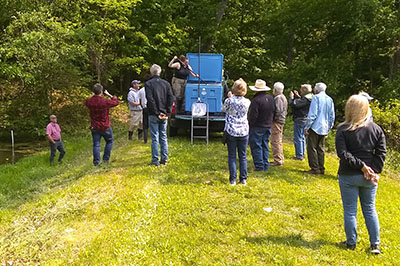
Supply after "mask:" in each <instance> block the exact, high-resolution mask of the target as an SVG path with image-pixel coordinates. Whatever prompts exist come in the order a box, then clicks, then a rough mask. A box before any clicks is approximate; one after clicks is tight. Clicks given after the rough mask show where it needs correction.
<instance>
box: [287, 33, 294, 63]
mask: <svg viewBox="0 0 400 266" xmlns="http://www.w3.org/2000/svg"><path fill="white" fill-rule="evenodd" d="M293 46H294V33H290V36H289V51H288V61H287V64H288V66H289V67H290V66H291V65H292V63H293Z"/></svg>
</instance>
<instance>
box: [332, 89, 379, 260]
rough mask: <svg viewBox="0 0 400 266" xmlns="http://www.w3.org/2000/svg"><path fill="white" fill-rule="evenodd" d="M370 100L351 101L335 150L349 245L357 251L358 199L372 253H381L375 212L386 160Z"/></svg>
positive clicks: (337, 137) (339, 129)
mask: <svg viewBox="0 0 400 266" xmlns="http://www.w3.org/2000/svg"><path fill="white" fill-rule="evenodd" d="M368 107H369V105H368V101H367V99H366V98H364V97H362V96H360V95H353V96H351V97H350V98H349V100H348V101H347V103H346V107H345V116H346V121H345V122H344V123H342V124H341V125H340V126H339V128H338V130H337V133H336V151H337V155H338V156H339V158H340V166H339V171H338V175H339V185H340V192H341V196H342V202H343V211H344V228H345V232H346V242H345V244H346V246H347V248H349V249H352V250H353V249H355V247H356V241H357V200H358V198H360V202H361V207H362V212H363V215H364V218H365V223H366V225H367V229H368V233H369V240H370V244H371V253H373V254H379V253H380V250H379V242H380V241H379V220H378V215H377V213H376V209H375V196H376V191H377V188H378V180H379V176H378V174H379V173H380V172H381V171H382V168H383V164H384V160H385V157H386V140H385V135H384V133H383V131H382V129H381V128H380V127H379V126H378V125H377V124H375V123H374V122H372V121H370V119H369V116H368Z"/></svg>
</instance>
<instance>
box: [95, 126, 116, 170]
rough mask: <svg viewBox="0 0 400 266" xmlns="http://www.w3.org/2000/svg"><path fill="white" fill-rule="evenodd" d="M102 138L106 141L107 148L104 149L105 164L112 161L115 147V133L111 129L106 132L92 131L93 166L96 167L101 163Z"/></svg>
mask: <svg viewBox="0 0 400 266" xmlns="http://www.w3.org/2000/svg"><path fill="white" fill-rule="evenodd" d="M101 137H103V138H104V140H105V141H106V146H105V147H104V154H103V162H105V163H108V162H109V161H110V155H111V150H112V145H113V141H114V138H113V132H112V129H111V127H109V128H107V129H106V130H105V131H98V130H95V129H92V139H93V164H94V165H95V166H97V165H99V163H100V141H101Z"/></svg>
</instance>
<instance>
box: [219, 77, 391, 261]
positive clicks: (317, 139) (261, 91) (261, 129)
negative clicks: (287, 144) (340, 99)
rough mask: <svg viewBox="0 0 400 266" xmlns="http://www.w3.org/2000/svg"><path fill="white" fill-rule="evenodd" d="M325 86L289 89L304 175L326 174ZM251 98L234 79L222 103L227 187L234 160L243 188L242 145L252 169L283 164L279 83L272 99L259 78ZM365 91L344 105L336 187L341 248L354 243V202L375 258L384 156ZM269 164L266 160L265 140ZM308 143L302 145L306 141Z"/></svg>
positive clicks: (283, 109)
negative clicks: (340, 211) (343, 236)
mask: <svg viewBox="0 0 400 266" xmlns="http://www.w3.org/2000/svg"><path fill="white" fill-rule="evenodd" d="M326 88H327V86H326V84H324V83H322V82H319V83H317V84H315V86H314V89H312V87H311V85H309V84H303V85H301V87H300V92H298V91H291V92H290V94H289V105H290V106H291V107H292V109H293V120H294V128H293V132H294V146H295V156H294V157H293V159H294V160H301V161H302V160H304V158H305V150H306V147H307V157H308V164H309V167H310V170H308V171H306V173H308V174H322V175H323V174H325V167H324V157H325V155H324V144H325V138H326V136H327V135H328V133H329V131H330V130H331V129H332V127H333V125H334V121H335V110H334V104H333V100H332V98H331V97H329V96H328V95H327V94H326V92H325V91H326ZM250 89H251V90H253V91H255V92H256V93H255V95H254V96H253V98H252V100H251V101H250V100H249V99H247V98H245V97H244V96H245V95H246V93H247V84H246V82H245V81H244V80H243V79H238V80H236V81H235V83H234V84H233V87H232V90H231V92H232V95H231V96H230V97H229V98H227V99H226V100H225V102H224V105H223V109H224V111H225V113H226V122H225V134H226V139H227V146H228V167H229V183H230V184H231V185H233V186H234V185H236V181H237V166H236V159H237V157H238V158H239V182H240V183H241V184H242V185H246V184H247V158H246V152H247V144H250V150H251V155H252V157H253V163H254V167H255V170H256V171H267V170H268V169H269V167H270V166H281V165H283V163H284V156H283V152H282V131H283V125H284V124H285V119H286V115H287V107H288V102H287V100H286V98H285V96H284V95H283V89H284V85H283V84H282V83H281V82H276V83H275V84H274V87H273V95H274V97H273V96H272V95H270V94H267V93H266V91H269V90H271V89H270V88H269V87H267V85H266V82H265V81H264V80H261V79H259V80H257V81H256V83H255V86H250ZM371 99H372V98H371V97H370V96H369V95H368V94H366V93H360V94H359V95H353V96H351V97H350V98H349V100H348V101H347V103H346V107H345V121H344V122H343V123H341V124H340V125H339V127H338V130H337V133H336V151H337V155H338V157H339V158H340V166H339V170H338V176H339V187H340V192H341V198H342V203H343V211H344V227H345V233H346V241H344V242H342V244H343V245H344V246H345V247H347V248H348V249H351V250H354V249H355V247H356V241H357V201H358V198H359V199H360V202H361V207H362V211H363V215H364V218H365V221H366V225H367V229H368V233H369V236H370V239H369V240H370V251H371V253H372V254H380V252H381V251H380V246H379V244H380V239H379V220H378V215H377V212H376V209H375V197H376V191H377V185H378V180H379V173H381V171H382V169H383V164H384V160H385V157H386V141H385V135H384V133H383V131H382V129H381V128H380V127H379V126H378V125H377V124H375V123H374V122H373V119H372V112H371V109H370V107H369V102H368V101H369V100H371ZM270 137H271V147H272V153H273V161H272V162H269V148H268V146H269V143H268V142H269V138H270ZM306 139H307V141H306Z"/></svg>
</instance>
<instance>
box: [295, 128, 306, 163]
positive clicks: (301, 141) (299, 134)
mask: <svg viewBox="0 0 400 266" xmlns="http://www.w3.org/2000/svg"><path fill="white" fill-rule="evenodd" d="M305 127H306V124H305V123H298V122H294V125H293V142H294V149H295V151H296V158H299V159H303V158H304V157H305V154H306V137H305V135H304V128H305Z"/></svg>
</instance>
